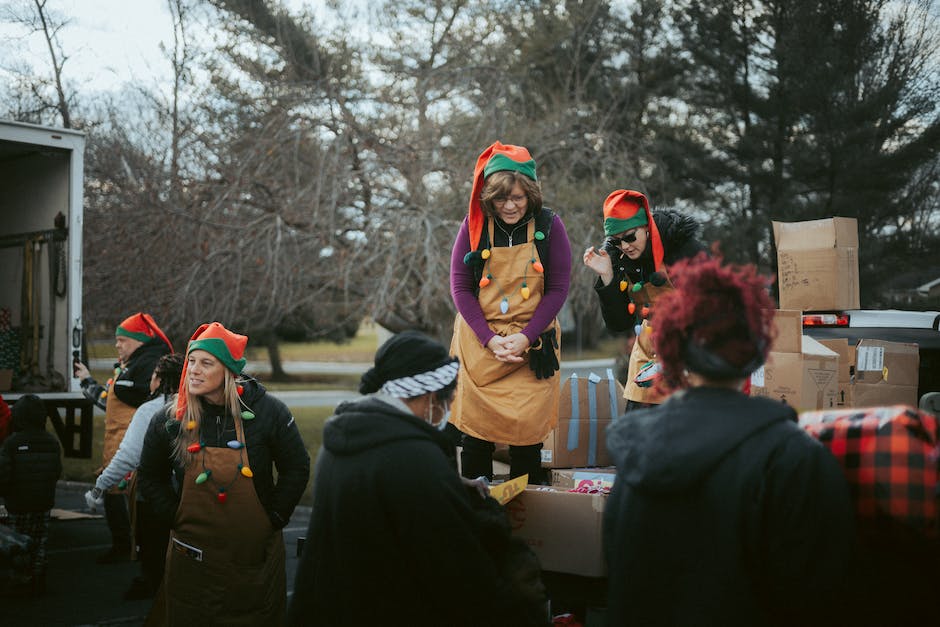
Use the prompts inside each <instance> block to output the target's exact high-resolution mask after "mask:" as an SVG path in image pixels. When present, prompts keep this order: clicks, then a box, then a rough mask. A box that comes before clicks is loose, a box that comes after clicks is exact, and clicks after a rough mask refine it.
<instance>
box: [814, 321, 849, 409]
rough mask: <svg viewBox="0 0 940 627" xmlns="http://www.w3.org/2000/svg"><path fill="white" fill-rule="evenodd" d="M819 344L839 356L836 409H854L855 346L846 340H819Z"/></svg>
mask: <svg viewBox="0 0 940 627" xmlns="http://www.w3.org/2000/svg"><path fill="white" fill-rule="evenodd" d="M819 343H820V344H822V345H823V346H825V347H826V348H828V349H829V350H831V351H835V352H836V353H838V354H839V377H838V381H837V390H836V407H854V405H853V404H852V398H853V391H854V390H853V380H854V379H853V377H854V376H855V345H854V344H849V340H848V338H838V339H831V340H819Z"/></svg>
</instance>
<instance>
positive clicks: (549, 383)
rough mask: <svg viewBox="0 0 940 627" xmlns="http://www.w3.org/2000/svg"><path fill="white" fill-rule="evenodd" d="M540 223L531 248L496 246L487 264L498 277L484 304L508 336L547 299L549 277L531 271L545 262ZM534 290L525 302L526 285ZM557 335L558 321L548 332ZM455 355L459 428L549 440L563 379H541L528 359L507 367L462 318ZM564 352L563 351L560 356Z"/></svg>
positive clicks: (518, 439)
mask: <svg viewBox="0 0 940 627" xmlns="http://www.w3.org/2000/svg"><path fill="white" fill-rule="evenodd" d="M488 229H489V236H490V242H492V241H493V220H488ZM534 235H535V220H534V219H533V220H530V221H529V224H528V226H527V227H526V242H527V243H526V244H522V245H518V246H499V247H496V246H493V247H491V248H490V258H489V259H488V260H487V263H486V265H485V266H484V269H483V272H484V276H485V275H486V274H489V275H491V276H492V277H493V278H492V280H491V282H490V284H489V285H487V286H485V287H482V288H480V293H479V297H478V298H479V301H480V307H481V308H482V309H483V314H484V315H485V316H486V320H487V322H488V323H489V325H490V328H491V329H492V330H493V331H494V332H495V333H496V334H498V335H501V336H503V337H505V336H507V335H511V334H513V333H518V332H520V331H522V329H523V328H525V326H526V323H528V322H529V320H531V318H532V314H533V313H534V312H535V308H536V307H538V304H539V302H541V300H542V293H543V291H544V288H545V276H544V274H543V273H541V272H536V271H535V270H534V268H533V267H532V262H533V260H535V261H539V262H541V259H540V258H539V254H538V250H537V249H536V247H535V243H534V242H535V239H534ZM523 282H525V284H526V286H527V287H528V288H529V290H530V296H529V298H527V299H526V298H523V296H522V293H521V288H522V284H523ZM504 298H506V299H508V303H509V309H508V310H507V311H506V312H505V313H503V312H502V311H501V310H500V303H501V302H502V301H503V299H504ZM548 329H553V330H554V331H555V336H556V339H557V340H558V341H559V347H560V346H561V337H560V334H559V333H558V322H557V320H553V321H552V323H551V324H550V325H549V327H548V328H547V329H544V330H548ZM450 349H451V353H452V354H454V355H456V356H457V357H459V358H460V376H459V377H458V379H457V391H456V393H455V394H454V402H453V404H452V406H451V409H452V412H453V415H454V425H455V426H456V427H457V428H458V429H460V430H461V431H463V432H464V433H467V434H469V435H471V436H473V437H475V438H480V439H482V440H486V441H488V442H498V443H500V444H512V445H516V446H525V445H529V444H537V443H538V442H541V441H542V440H543V439H545V436H546V435H548V433H549V431H551V430H552V429H553V428H554V427H555V424H556V423H557V422H558V399H559V396H560V386H559V384H558V376H557V375H556V376H554V377H549V378H548V379H541V380H539V379H536V378H535V373H533V372H532V370H531V369H530V368H529V357H528V354H526V356H525V361H522V362H519V363H506V362H502V361H499V360H498V359H496V357H495V356H494V355H493V353H492V352H491V351H490V350H489V349H488V348H486V347H485V346H483V345H482V344H480V339H479V338H478V337H477V335H476V333H474V332H473V329H471V328H470V325H468V324H467V323H466V322H465V321H464V319H463V317H462V316H461V315H460V314H457V318H456V320H455V321H454V336H453V339H452V341H451V346H450ZM559 354H560V353H559Z"/></svg>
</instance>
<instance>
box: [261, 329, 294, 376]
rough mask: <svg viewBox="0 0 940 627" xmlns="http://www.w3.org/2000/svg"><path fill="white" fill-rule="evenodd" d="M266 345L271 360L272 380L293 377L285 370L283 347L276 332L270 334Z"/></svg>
mask: <svg viewBox="0 0 940 627" xmlns="http://www.w3.org/2000/svg"><path fill="white" fill-rule="evenodd" d="M265 346H266V347H267V349H268V359H270V360H271V381H290V380H291V379H292V378H293V377H291V376H290V375H289V374H287V373H286V372H285V371H284V363H283V362H282V361H281V348H280V346H279V345H278V342H277V336H276V335H275V334H274V333H272V334H270V335H269V336H268V340H267V341H266V342H265Z"/></svg>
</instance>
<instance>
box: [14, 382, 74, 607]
mask: <svg viewBox="0 0 940 627" xmlns="http://www.w3.org/2000/svg"><path fill="white" fill-rule="evenodd" d="M61 475H62V455H61V447H60V446H59V441H58V440H57V439H56V437H55V436H54V435H52V434H50V433H47V432H46V405H45V403H43V401H42V399H40V398H39V397H38V396H36V395H34V394H27V395H26V396H23V397H22V398H20V400H18V401H17V402H16V403H15V404H14V405H13V435H11V436H10V437H9V438H7V440H6V441H5V442H4V443H3V447H2V449H0V494H2V495H3V496H4V498H5V500H6V507H7V510H8V511H9V513H10V522H11V526H12V527H13V529H14V531H17V532H18V533H22V534H24V535H27V536H29V537H30V538H32V545H31V547H30V551H29V560H28V561H26V562H25V563H22V564H17V565H15V566H14V580H13V582H12V587H11V589H10V592H11V593H13V594H37V595H38V594H42V592H43V590H44V587H45V577H46V540H47V539H48V537H49V520H50V510H51V509H52V506H53V504H54V502H55V488H56V482H57V481H58V480H59V477H60V476H61Z"/></svg>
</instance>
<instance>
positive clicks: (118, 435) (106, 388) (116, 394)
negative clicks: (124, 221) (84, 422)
mask: <svg viewBox="0 0 940 627" xmlns="http://www.w3.org/2000/svg"><path fill="white" fill-rule="evenodd" d="M114 338H115V340H114V346H115V348H116V349H117V354H118V361H117V363H116V364H114V376H113V377H112V378H110V379H108V381H107V382H106V383H105V384H104V385H100V384H99V383H98V382H97V381H95V379H94V378H93V377H92V376H91V373H90V372H89V371H88V366H86V365H85V364H83V363H81V362H80V361H78V360H76V361H75V363H74V376H75V377H77V378H79V379H81V385H82V392H83V393H84V394H85V396H87V397H88V398H90V399H92V400H93V401H94V402H95V404H96V405H98V407H100V408H102V409H103V410H104V412H105V415H104V448H103V451H102V454H101V467H100V468H99V469H98V470H97V471H96V474H98V473H100V472H101V471H102V470H103V469H104V468H106V467H107V466H108V464H109V463H111V458H112V457H114V454H115V453H116V452H117V450H118V447H119V446H120V444H121V440H123V439H124V433H125V432H126V431H127V427H128V425H130V423H131V418H133V417H134V412H135V411H136V410H137V408H138V407H140V406H141V405H142V404H143V403H144V402H145V401H146V400H147V399H148V398H150V376H151V375H152V374H153V369H154V368H155V367H156V365H157V361H159V360H160V358H161V357H163V356H164V355H166V354H168V353H172V352H173V345H172V344H171V343H170V340H169V339H168V338H167V336H166V334H164V333H163V331H162V330H161V329H160V327H159V326H157V323H156V322H155V321H154V319H153V317H152V316H151V315H150V314H147V313H135V314H134V315H132V316H130V317H128V318H127V319H125V320H124V321H123V322H122V323H121V324H119V325H118V327H117V329H115V331H114ZM122 484H123V485H122V487H120V488H117V487H115V488H112V489H111V490H109V491H108V492H106V493H102V492H101V491H100V490H98V491H97V492H95V490H97V488H95V489H94V490H92V494H91V495H90V496H91V500H92V501H94V502H95V503H96V504H99V505H101V504H103V505H104V513H105V519H106V520H107V522H108V529H109V530H110V531H111V548H110V549H109V550H108V551H107V552H105V553H103V554H102V555H100V556H98V559H97V562H98V563H99V564H111V563H114V562H120V561H124V560H126V559H130V557H131V547H132V542H131V523H130V516H129V514H128V511H127V499H126V497H125V495H124V491H123V489H124V487H126V484H127V482H126V481H125V482H122Z"/></svg>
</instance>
